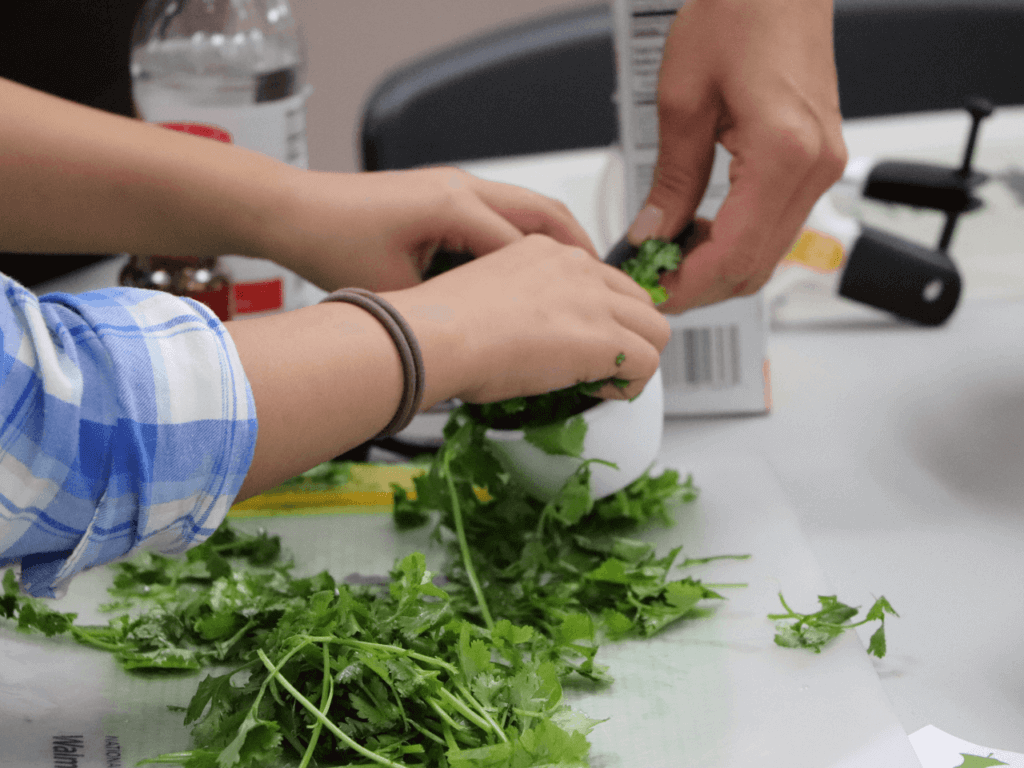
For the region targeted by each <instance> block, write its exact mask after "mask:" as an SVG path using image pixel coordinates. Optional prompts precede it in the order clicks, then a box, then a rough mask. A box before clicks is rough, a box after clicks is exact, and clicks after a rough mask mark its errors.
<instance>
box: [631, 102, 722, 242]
mask: <svg viewBox="0 0 1024 768" xmlns="http://www.w3.org/2000/svg"><path fill="white" fill-rule="evenodd" d="M714 159H715V124H714V120H707V119H704V120H701V121H700V122H699V123H698V122H697V121H695V120H693V119H686V118H684V117H683V116H682V115H678V114H676V113H674V111H673V109H672V107H671V105H669V104H666V103H664V102H663V103H662V104H661V105H660V106H659V147H658V159H657V162H656V164H655V166H654V176H653V183H652V186H651V189H650V191H649V192H648V193H647V199H646V201H645V203H644V206H643V208H641V210H640V212H639V213H638V214H637V216H636V218H635V219H634V220H633V224H632V225H631V226H630V228H629V232H628V234H627V237H628V238H629V241H630V242H631V243H632V244H633V245H640V244H641V243H642V242H643V241H644V240H647V239H649V238H652V237H656V238H660V239H662V240H671V239H673V238H674V237H675V236H676V235H678V234H679V233H680V232H681V231H682V229H683V227H685V226H686V225H687V224H689V223H690V222H691V221H692V220H693V217H694V213H695V212H696V210H697V206H698V205H699V204H700V201H701V198H702V197H703V196H704V190H705V189H706V188H707V185H708V179H709V178H710V177H711V166H712V163H713V162H714Z"/></svg>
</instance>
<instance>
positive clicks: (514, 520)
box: [393, 409, 720, 677]
mask: <svg viewBox="0 0 1024 768" xmlns="http://www.w3.org/2000/svg"><path fill="white" fill-rule="evenodd" d="M577 424H579V425H582V426H583V428H584V430H585V424H583V423H582V421H579V422H575V421H573V422H570V423H569V424H566V425H562V426H561V427H559V428H558V429H562V430H564V431H569V430H573V429H574V427H575V426H576V425H577ZM485 432H486V427H485V426H484V425H482V424H480V423H479V422H477V421H475V420H474V419H473V418H472V417H471V415H470V414H469V412H468V411H466V410H464V409H459V410H456V411H455V412H454V413H453V414H452V416H451V418H450V420H449V422H448V424H447V426H446V428H445V442H444V446H443V447H442V448H441V450H440V451H439V452H438V454H437V456H436V457H435V459H434V461H433V462H432V463H431V465H430V466H429V468H428V469H427V471H426V472H425V473H424V474H422V475H420V476H418V477H416V478H415V479H414V483H415V488H416V495H415V499H412V498H410V496H409V495H408V494H407V493H406V492H405V491H404V489H402V488H401V487H399V486H397V485H396V486H393V489H394V492H395V519H396V522H397V523H398V524H399V525H401V526H405V527H411V526H415V525H422V524H424V523H426V522H427V521H428V520H429V519H430V518H431V516H433V515H435V514H436V516H437V523H436V527H435V538H437V539H438V540H440V541H448V542H449V543H450V545H451V551H452V555H451V560H450V562H451V567H450V569H449V570H448V571H447V572H446V575H447V576H448V577H449V579H450V583H449V585H448V586H447V587H446V589H447V591H448V592H449V593H451V594H452V595H453V597H454V598H455V599H458V600H460V601H461V604H462V605H463V606H464V611H465V614H466V615H467V616H470V617H472V618H473V619H474V620H475V621H477V622H479V623H481V624H483V625H485V626H491V625H493V623H494V621H495V620H496V619H508V620H509V621H511V622H512V623H514V624H519V625H528V626H532V627H535V628H537V629H538V630H539V631H540V632H542V633H543V634H544V635H545V636H547V637H550V638H554V637H557V636H558V632H559V631H560V630H559V627H560V623H561V621H562V619H563V618H564V617H565V616H568V615H573V614H580V615H585V616H587V617H589V618H590V619H591V620H593V621H594V622H595V631H592V632H590V633H588V638H587V639H588V642H595V641H596V639H597V637H598V636H600V635H604V636H608V637H611V638H621V637H626V636H637V637H649V636H651V635H653V634H655V633H657V632H658V631H660V630H661V629H663V628H664V627H666V626H668V625H669V624H671V623H672V622H674V621H677V620H679V619H681V618H683V617H684V616H687V615H688V614H690V613H691V611H693V609H694V608H695V607H696V605H697V603H699V602H700V601H702V600H705V599H720V595H718V594H717V593H715V592H714V591H713V590H711V589H710V588H708V587H706V586H704V585H702V584H701V583H700V582H698V581H696V580H693V579H690V578H681V579H673V578H671V576H670V571H671V570H672V568H673V566H675V565H677V563H676V559H677V557H678V554H679V549H675V550H673V551H671V552H669V553H668V554H667V555H664V556H662V557H658V556H657V555H656V553H655V549H654V547H653V546H652V545H650V544H647V543H644V542H641V541H637V540H635V539H633V538H630V537H629V535H628V534H630V533H631V532H633V531H635V530H638V529H641V528H643V527H645V526H647V525H649V524H651V523H654V522H658V523H661V524H669V523H670V522H671V517H670V510H671V509H672V508H673V507H674V506H675V505H676V504H678V503H682V502H688V501H692V500H694V499H695V498H696V497H697V490H696V488H695V487H694V486H693V482H692V479H691V478H687V479H686V480H685V481H684V482H680V479H679V474H678V473H677V472H675V471H672V470H667V471H665V472H663V473H662V474H661V475H659V476H657V477H652V476H650V475H649V474H647V475H644V476H643V477H641V478H640V479H638V480H637V481H635V482H633V483H632V484H631V485H629V486H628V487H627V488H625V489H623V490H621V491H619V492H618V493H616V494H613V495H612V496H609V497H606V498H604V499H600V500H595V499H593V498H592V497H591V495H590V484H589V472H590V470H589V465H588V464H587V463H584V464H583V465H582V466H581V467H580V469H579V470H578V471H577V472H576V474H575V475H573V476H572V477H571V478H570V479H569V481H568V482H567V483H566V484H565V486H564V487H563V488H562V489H561V491H560V492H559V494H558V495H557V496H556V497H555V498H554V499H552V500H551V501H550V502H547V503H544V502H540V501H538V500H536V499H533V498H531V497H530V496H529V495H528V494H527V493H526V492H525V491H524V490H523V488H522V487H521V486H519V485H518V484H517V483H515V482H514V480H513V479H512V478H511V477H510V476H509V475H508V474H507V473H506V472H505V471H504V470H503V468H502V466H501V464H500V462H499V461H498V459H497V458H496V457H495V456H494V455H493V454H492V453H491V450H490V448H489V444H488V442H487V441H486V440H485V439H484V433H485ZM546 438H547V439H548V441H549V442H550V443H551V444H552V445H558V446H563V448H564V446H566V445H567V444H570V443H575V444H576V450H577V453H578V448H579V447H580V446H581V445H582V435H579V434H577V435H576V439H566V438H564V437H559V436H558V435H557V434H556V430H554V429H553V430H549V433H548V434H547V435H546ZM551 452H556V453H557V452H561V453H570V454H571V453H572V450H571V449H569V450H559V449H552V450H551ZM481 491H483V492H481ZM595 650H596V647H595ZM591 662H592V657H590V658H588V659H587V660H586V663H584V664H582V665H580V666H578V667H576V668H575V671H576V672H578V673H580V674H582V675H584V676H587V677H599V676H600V675H598V674H597V672H596V671H595V670H596V668H595V667H594V666H593V664H592V663H591Z"/></svg>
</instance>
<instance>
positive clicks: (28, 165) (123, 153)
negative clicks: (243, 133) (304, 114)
mask: <svg viewBox="0 0 1024 768" xmlns="http://www.w3.org/2000/svg"><path fill="white" fill-rule="evenodd" d="M0 106H2V108H0V210H3V212H4V215H3V216H2V217H0V250H7V251H14V252H26V253H31V252H44V253H118V252H131V253H138V254H162V255H172V256H173V255H217V254H221V253H242V254H245V255H254V254H253V253H250V251H254V250H256V243H258V242H259V239H260V238H261V237H262V236H263V230H264V228H265V226H266V219H267V217H268V213H267V212H270V211H273V210H275V208H276V207H278V206H279V205H280V202H279V201H278V200H276V199H275V195H277V194H280V192H279V190H281V189H283V188H284V187H285V186H286V185H279V184H276V183H275V180H276V179H277V178H278V177H282V176H283V175H285V174H287V173H289V172H292V169H290V168H289V167H288V166H286V165H285V164H283V163H280V162H278V161H275V160H272V159H270V158H267V157H264V156H262V155H260V154H257V153H255V152H250V151H248V150H244V149H241V148H239V147H228V146H225V145H223V144H220V143H217V142H214V141H211V140H209V139H201V138H196V137H193V136H188V135H185V134H180V133H177V132H173V131H170V130H167V129H164V128H159V127H156V126H152V125H148V124H146V123H143V122H141V121H137V120H132V119H130V118H125V117H120V116H117V115H112V114H108V113H106V112H102V111H99V110H95V109H91V108H89V107H84V106H80V105H78V104H74V103H72V102H69V101H65V100H63V99H59V98H56V97H53V96H50V95H48V94H45V93H42V92H40V91H36V90H33V89H30V88H26V87H24V86H21V85H18V84H17V83H13V82H11V81H9V80H3V79H0Z"/></svg>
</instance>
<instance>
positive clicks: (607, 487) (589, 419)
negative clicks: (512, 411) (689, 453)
mask: <svg viewBox="0 0 1024 768" xmlns="http://www.w3.org/2000/svg"><path fill="white" fill-rule="evenodd" d="M580 415H581V416H582V417H583V420H584V421H585V422H586V424H587V434H586V436H585V437H584V438H583V453H582V455H581V456H580V457H579V458H576V457H575V456H552V455H551V454H549V453H545V452H544V451H543V450H541V449H540V448H538V447H537V446H535V445H533V444H532V443H528V442H526V439H525V437H524V436H523V431H522V430H519V429H489V430H487V432H486V433H485V434H484V438H485V439H486V440H488V441H489V443H490V447H491V450H493V451H494V454H495V455H496V456H497V458H498V460H499V461H500V462H501V463H502V466H503V467H504V468H505V470H506V471H507V472H509V473H510V474H511V475H512V476H513V477H515V478H516V479H517V480H518V481H519V482H520V483H522V485H523V486H524V487H525V488H526V490H527V492H528V493H529V494H530V495H531V496H533V497H535V498H537V499H540V500H541V501H550V500H551V499H552V498H553V497H554V496H555V494H556V493H558V491H559V490H560V489H561V488H562V486H563V485H565V483H566V481H567V480H568V479H569V478H570V477H571V476H572V474H573V472H575V471H576V470H577V469H579V466H580V464H582V463H583V461H585V460H587V459H603V460H604V461H610V462H612V463H613V464H616V465H617V466H618V469H613V468H612V467H609V466H606V465H604V464H597V463H595V464H591V465H590V492H591V496H592V497H593V498H595V499H600V498H603V497H605V496H608V495H610V494H613V493H615V492H616V491H618V490H621V489H622V488H625V487H626V486H627V485H629V484H630V483H631V482H633V481H634V480H636V479H637V478H638V477H640V476H641V475H642V474H643V473H644V472H645V471H647V470H648V469H649V468H650V466H651V465H652V464H653V463H654V460H655V458H656V457H657V455H658V451H659V450H660V448H661V433H662V427H663V425H664V418H665V402H664V394H663V391H662V383H661V369H658V370H657V371H656V372H655V374H654V376H652V377H651V379H650V381H648V382H647V386H646V387H644V391H643V392H641V393H640V396H639V397H637V398H636V399H635V400H633V401H632V402H629V401H628V400H605V401H604V402H603V403H599V404H597V405H595V406H594V407H593V408H590V409H589V410H586V411H584V412H583V413H581V414H580Z"/></svg>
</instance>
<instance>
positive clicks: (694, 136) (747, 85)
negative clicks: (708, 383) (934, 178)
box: [629, 0, 846, 313]
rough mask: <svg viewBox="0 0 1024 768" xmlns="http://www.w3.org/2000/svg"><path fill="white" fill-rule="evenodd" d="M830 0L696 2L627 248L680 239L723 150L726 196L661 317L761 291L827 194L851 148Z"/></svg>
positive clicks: (667, 69)
mask: <svg viewBox="0 0 1024 768" xmlns="http://www.w3.org/2000/svg"><path fill="white" fill-rule="evenodd" d="M841 122H842V116H841V114H840V111H839V96H838V89H837V81H836V69H835V58H834V53H833V45H832V2H831V0H757V2H749V0H687V2H686V4H685V5H684V6H683V7H682V9H680V11H679V13H678V14H677V15H676V18H675V20H674V22H673V24H672V27H671V30H670V32H669V35H668V40H667V42H666V46H665V53H664V58H663V60H662V66H661V73H660V76H659V84H658V125H659V138H660V148H659V155H658V161H657V167H656V169H655V175H654V184H653V187H652V189H651V191H650V194H649V195H648V198H647V202H646V204H645V206H644V208H643V209H642V210H641V212H640V213H639V214H638V216H637V218H636V220H635V221H634V222H633V225H632V226H631V227H630V231H629V239H630V241H631V242H633V243H634V244H637V245H638V244H639V243H641V242H642V241H643V240H645V239H647V238H649V237H660V238H664V239H671V238H673V237H675V236H676V235H677V234H678V233H679V232H680V231H681V230H682V229H683V227H684V226H685V225H686V224H687V223H688V222H689V221H690V220H691V219H693V216H694V212H695V211H696V209H697V205H698V204H699V203H700V200H701V198H702V197H703V195H704V191H705V188H706V186H707V183H708V178H709V176H710V173H711V165H712V161H713V159H714V151H715V143H716V142H720V143H721V144H722V145H723V146H724V147H725V149H727V150H728V151H729V152H730V153H731V154H732V161H731V164H730V166H729V182H730V183H729V192H728V195H727V197H726V199H725V201H724V203H723V204H722V207H721V208H720V210H719V212H718V214H717V217H716V218H715V220H714V222H711V223H710V224H708V223H707V222H704V223H703V224H702V226H701V227H700V229H699V237H698V244H697V245H696V247H695V248H694V249H693V250H692V251H690V253H689V254H688V255H687V256H686V258H685V259H684V260H683V263H682V265H681V266H680V268H679V269H678V270H676V271H674V272H672V273H669V274H666V275H665V276H663V278H662V281H661V282H662V285H664V286H665V288H666V289H667V290H668V293H669V299H668V301H667V302H665V303H664V304H663V305H661V309H662V311H666V312H672V313H678V312H682V311H683V310H686V309H690V308H692V307H698V306H703V305H706V304H711V303H714V302H717V301H722V300H724V299H728V298H730V297H733V296H741V295H749V294H752V293H755V292H756V291H757V290H759V289H760V288H761V286H763V285H764V284H765V283H766V282H767V281H768V279H769V278H770V277H771V275H772V272H773V270H774V269H775V266H776V264H777V263H778V262H779V260H780V259H781V258H782V257H783V256H784V255H785V254H786V252H787V251H788V250H789V248H790V247H791V245H792V244H793V242H794V240H795V239H796V237H797V235H798V233H799V230H800V227H801V226H802V224H803V223H804V221H805V220H806V218H807V215H808V214H809V213H810V210H811V208H812V207H813V205H814V203H815V202H816V201H817V199H818V198H819V197H820V196H821V194H822V193H823V192H824V191H825V190H826V189H828V188H829V187H830V186H831V185H832V184H833V183H835V181H836V180H837V179H838V178H839V177H840V176H841V175H842V172H843V169H844V167H845V165H846V147H845V144H844V142H843V137H842V132H841Z"/></svg>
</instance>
